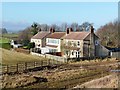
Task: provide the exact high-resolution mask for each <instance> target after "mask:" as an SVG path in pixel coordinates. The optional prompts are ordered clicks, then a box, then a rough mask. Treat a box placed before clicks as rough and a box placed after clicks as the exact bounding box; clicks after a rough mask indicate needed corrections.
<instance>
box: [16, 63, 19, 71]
mask: <svg viewBox="0 0 120 90" xmlns="http://www.w3.org/2000/svg"><path fill="white" fill-rule="evenodd" d="M16 72H19V70H18V63H17V64H16Z"/></svg>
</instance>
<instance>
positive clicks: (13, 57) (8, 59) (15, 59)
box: [0, 48, 46, 64]
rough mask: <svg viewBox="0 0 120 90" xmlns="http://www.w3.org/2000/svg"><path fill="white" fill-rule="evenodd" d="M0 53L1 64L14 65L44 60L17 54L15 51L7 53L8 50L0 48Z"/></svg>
mask: <svg viewBox="0 0 120 90" xmlns="http://www.w3.org/2000/svg"><path fill="white" fill-rule="evenodd" d="M0 52H2V63H3V64H15V63H19V62H30V61H40V60H46V59H45V58H43V57H39V56H33V55H28V54H23V53H19V52H15V51H9V50H6V49H2V48H0Z"/></svg>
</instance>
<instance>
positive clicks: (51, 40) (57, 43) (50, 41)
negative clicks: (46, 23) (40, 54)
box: [46, 38, 61, 52]
mask: <svg viewBox="0 0 120 90" xmlns="http://www.w3.org/2000/svg"><path fill="white" fill-rule="evenodd" d="M46 45H55V46H57V48H54V47H49V46H46V47H47V48H48V49H56V50H57V52H61V47H60V45H61V40H60V39H54V38H47V39H46Z"/></svg>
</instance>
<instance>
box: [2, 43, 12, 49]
mask: <svg viewBox="0 0 120 90" xmlns="http://www.w3.org/2000/svg"><path fill="white" fill-rule="evenodd" d="M0 48H4V49H8V50H10V48H11V45H10V43H0Z"/></svg>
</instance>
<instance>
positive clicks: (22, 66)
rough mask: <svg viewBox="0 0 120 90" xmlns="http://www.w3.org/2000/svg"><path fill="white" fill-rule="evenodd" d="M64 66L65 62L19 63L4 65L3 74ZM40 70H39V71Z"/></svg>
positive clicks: (49, 60)
mask: <svg viewBox="0 0 120 90" xmlns="http://www.w3.org/2000/svg"><path fill="white" fill-rule="evenodd" d="M58 64H63V62H60V61H56V60H52V59H48V60H44V61H43V60H41V61H37V62H36V61H34V62H25V63H17V64H14V65H2V72H1V74H5V73H18V72H19V73H20V72H24V71H27V70H33V69H35V68H36V69H38V68H40V67H43V66H52V65H58ZM38 70H39V69H38Z"/></svg>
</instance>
